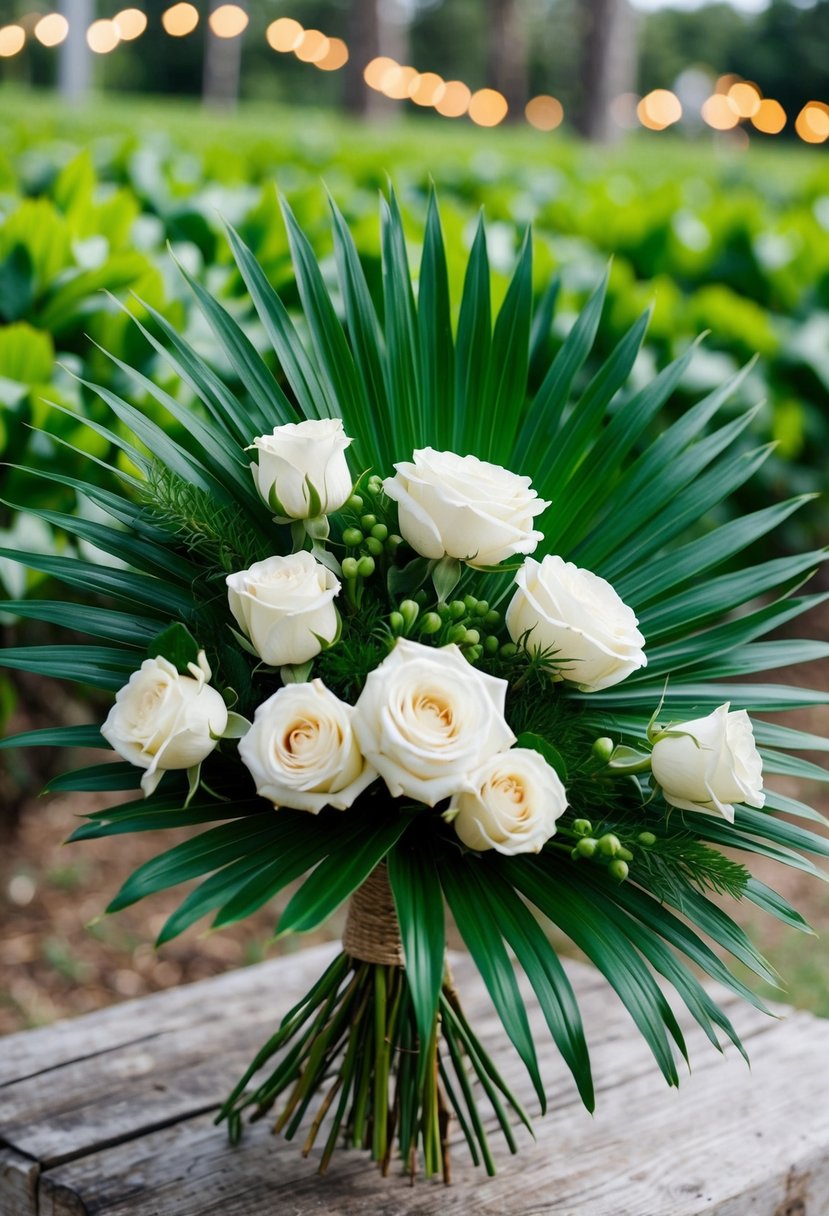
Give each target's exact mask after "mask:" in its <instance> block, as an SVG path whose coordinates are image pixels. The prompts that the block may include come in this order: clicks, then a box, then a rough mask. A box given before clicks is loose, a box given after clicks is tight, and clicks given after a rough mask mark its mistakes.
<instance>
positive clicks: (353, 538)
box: [343, 528, 364, 549]
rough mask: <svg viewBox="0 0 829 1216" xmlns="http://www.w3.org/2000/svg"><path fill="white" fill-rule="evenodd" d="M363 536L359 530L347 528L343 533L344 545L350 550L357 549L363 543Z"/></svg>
mask: <svg viewBox="0 0 829 1216" xmlns="http://www.w3.org/2000/svg"><path fill="white" fill-rule="evenodd" d="M363 539H364V537H363V534H362V532H361V531H360V529H359V528H346V530H345V531H344V532H343V544H344V545H347V546H348V548H349V549H356V548H357V546H358V545H361V544H362V543H363Z"/></svg>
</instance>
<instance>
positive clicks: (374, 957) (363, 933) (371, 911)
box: [343, 861, 403, 967]
mask: <svg viewBox="0 0 829 1216" xmlns="http://www.w3.org/2000/svg"><path fill="white" fill-rule="evenodd" d="M343 949H344V950H345V952H346V954H350V955H351V957H352V958H357V959H359V960H360V961H361V962H363V963H379V964H382V965H384V966H387V967H402V966H403V943H402V941H401V940H400V925H399V924H398V922H397V910H396V909H395V906H394V897H393V896H392V893H391V887H390V885H389V872H388V868H387V866H386V863H385V862H384V861H382V862H381V863H380V865H379V866H377V867H376V868H375V869H374V870H372V872H371V874H369V876H368V878H367V879H366V881H365V882H364V883H363V885H362V886H361V887H358V889H357V890H356V891H355V892H354V894H353V895H352V896H351V903H350V904H349V907H348V919H347V920H346V922H345V932H344V933H343Z"/></svg>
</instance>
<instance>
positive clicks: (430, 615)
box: [420, 612, 443, 637]
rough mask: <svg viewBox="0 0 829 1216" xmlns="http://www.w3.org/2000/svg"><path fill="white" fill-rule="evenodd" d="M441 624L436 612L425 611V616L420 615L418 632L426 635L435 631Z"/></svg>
mask: <svg viewBox="0 0 829 1216" xmlns="http://www.w3.org/2000/svg"><path fill="white" fill-rule="evenodd" d="M442 625H443V621H442V620H441V619H440V617H439V616H438V614H437V613H436V612H427V613H426V615H425V616H423V617H421V620H420V632H421V633H424V634H426V636H427V637H428V636H429V634H431V633H437V631H438V630H439V629H440V628H441V626H442Z"/></svg>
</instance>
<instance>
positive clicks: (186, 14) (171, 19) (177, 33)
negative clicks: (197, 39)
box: [161, 0, 199, 38]
mask: <svg viewBox="0 0 829 1216" xmlns="http://www.w3.org/2000/svg"><path fill="white" fill-rule="evenodd" d="M161 24H162V25H163V26H164V29H165V31H166V32H167V33H168V34H169V35H170V37H171V38H183V37H184V36H185V35H186V34H192V32H193V30H194V29H195V28H196V26H197V25H198V24H199V10H198V9H197V8H196V7H195V6H194V5H192V4H187V3H186V0H182V3H180V4H174V5H172V6H171V7H170V8H168V9H166V10H165V11H164V12H163V13H162V14H161Z"/></svg>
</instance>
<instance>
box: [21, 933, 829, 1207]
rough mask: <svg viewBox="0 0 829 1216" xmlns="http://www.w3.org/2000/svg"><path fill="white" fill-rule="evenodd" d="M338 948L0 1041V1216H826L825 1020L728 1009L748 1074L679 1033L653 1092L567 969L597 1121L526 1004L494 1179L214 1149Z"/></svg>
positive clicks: (460, 1163) (599, 1005) (457, 1171)
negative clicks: (683, 1041) (250, 1063)
mask: <svg viewBox="0 0 829 1216" xmlns="http://www.w3.org/2000/svg"><path fill="white" fill-rule="evenodd" d="M333 949H334V948H333V947H329V946H325V947H319V948H314V949H310V950H306V951H301V952H299V953H297V954H294V955H291V956H288V957H285V958H281V959H277V960H274V961H272V962H267V963H262V964H260V965H258V966H255V967H250V968H247V969H245V970H242V971H236V972H231V973H229V974H227V975H224V976H221V977H219V978H217V979H212V980H207V981H204V982H202V983H198V984H192V985H190V986H188V987H185V988H179V989H176V990H174V991H171V992H165V993H162V994H158V995H155V996H151V997H147V998H146V999H144V1000H138V1001H131V1002H129V1003H127V1004H123V1005H119V1006H117V1007H114V1008H110V1009H106V1010H103V1011H101V1012H99V1013H93V1014H90V1015H88V1016H86V1017H82V1018H78V1019H76V1020H73V1021H65V1022H60V1023H58V1024H57V1025H56V1026H52V1027H47V1028H45V1029H41V1030H32V1031H28V1032H24V1033H22V1034H15V1035H10V1036H8V1037H7V1038H5V1039H2V1040H0V1214H1V1216H68V1214H69V1213H72V1214H73V1216H74V1214H77V1213H89V1214H93V1213H94V1214H95V1216H210V1214H212V1213H215V1214H217V1216H218V1214H219V1213H221V1216H259V1214H262V1216H269V1214H270V1213H275V1214H278V1216H306V1214H307V1213H326V1214H328V1213H343V1214H354V1216H356V1214H358V1213H359V1214H361V1216H362V1214H367V1216H392V1214H393V1216H407V1214H412V1216H414V1214H417V1216H427V1214H432V1213H435V1214H437V1213H440V1216H468V1214H469V1213H473V1212H474V1213H476V1214H477V1213H492V1214H493V1216H495V1214H497V1216H504V1214H515V1216H518V1214H522V1216H531V1214H532V1216H537V1214H540V1213H559V1214H562V1216H564V1214H566V1216H713V1214H714V1213H716V1216H827V1214H828V1213H829V1022H822V1021H820V1020H819V1019H817V1018H814V1017H812V1016H810V1015H809V1014H805V1013H794V1012H792V1013H790V1014H789V1015H788V1016H787V1017H786V1018H785V1019H784V1020H781V1021H777V1020H774V1019H770V1018H767V1017H764V1016H762V1015H760V1014H758V1013H757V1012H756V1011H754V1010H752V1009H750V1008H748V1007H745V1006H742V1005H741V1004H740V1003H739V1002H737V1001H736V1000H732V999H731V998H730V997H728V996H725V997H724V998H723V999H724V1003H725V1005H726V1006H727V1008H728V1010H729V1013H730V1015H731V1017H732V1018H733V1020H734V1021H735V1023H736V1025H737V1028H738V1030H739V1031H740V1032H741V1033H742V1035H743V1037H744V1040H745V1042H746V1044H747V1047H748V1049H749V1051H750V1053H751V1055H752V1059H753V1066H752V1069H751V1071H749V1069H748V1068H746V1066H745V1064H744V1063H743V1062H742V1060H741V1059H740V1057H739V1056H738V1054H737V1053H736V1051H734V1050H733V1049H731V1048H729V1049H728V1050H727V1051H726V1054H725V1058H722V1057H720V1056H719V1055H718V1054H717V1053H716V1052H715V1051H714V1050H713V1049H712V1048H710V1046H709V1045H708V1044H707V1043H706V1042H705V1041H704V1040H703V1038H702V1035H701V1033H699V1032H698V1031H697V1030H696V1029H695V1028H694V1027H693V1026H691V1027H688V1041H689V1047H690V1049H691V1052H692V1064H693V1067H694V1071H693V1075H692V1076H690V1077H687V1076H686V1077H685V1078H684V1079H683V1083H682V1085H681V1087H680V1090H679V1091H678V1092H677V1091H673V1090H668V1089H666V1087H665V1086H664V1084H663V1082H662V1081H661V1079H660V1077H659V1076H658V1074H657V1072H656V1069H655V1067H654V1064H653V1061H652V1060H651V1059H650V1057H649V1055H648V1052H647V1049H646V1048H645V1046H644V1044H643V1043H642V1041H641V1039H640V1038H639V1036H638V1035H637V1034H635V1033H634V1031H633V1028H632V1025H631V1023H630V1022H629V1019H628V1017H627V1015H626V1013H625V1012H624V1010H623V1009H622V1007H621V1006H620V1005H619V1003H618V1001H617V1000H616V998H615V996H614V995H613V994H612V992H611V991H610V989H609V988H608V987H607V986H606V984H605V983H604V981H603V980H601V979H600V977H599V976H597V975H596V974H595V973H594V972H593V971H592V970H590V969H589V968H587V967H583V966H580V965H579V964H576V963H570V964H568V965H567V969H568V971H569V972H570V975H571V977H572V979H573V982H574V985H575V987H576V990H577V993H578V995H579V997H580V999H581V1002H582V1008H583V1011H584V1016H585V1022H586V1026H587V1031H588V1038H589V1042H590V1044H591V1054H592V1059H593V1064H594V1071H595V1075H596V1082H597V1089H598V1113H597V1114H596V1116H595V1117H591V1116H589V1115H588V1114H586V1113H585V1111H584V1110H583V1109H582V1107H581V1106H580V1104H579V1101H578V1098H577V1096H576V1093H575V1090H574V1088H573V1085H572V1082H571V1081H570V1079H569V1076H568V1074H567V1073H566V1071H565V1069H564V1067H563V1065H562V1063H561V1061H560V1060H559V1059H558V1058H557V1056H556V1054H555V1051H554V1049H553V1048H552V1047H548V1046H547V1044H548V1039H549V1036H548V1034H547V1032H546V1029H544V1028H542V1021H541V1018H540V1016H539V1015H538V1010H537V1007H536V1005H535V1003H534V1002H533V1001H532V998H531V996H529V999H528V1004H529V1008H530V1013H531V1019H532V1021H533V1025H534V1027H535V1028H536V1030H537V1040H538V1042H539V1044H540V1045H541V1049H540V1061H541V1065H542V1069H543V1072H544V1075H545V1077H546V1078H547V1079H548V1086H549V1092H550V1095H551V1099H552V1100H551V1112H550V1113H549V1114H548V1115H547V1117H546V1118H545V1119H540V1118H539V1119H538V1121H537V1124H536V1130H537V1135H538V1139H537V1141H536V1142H535V1143H533V1142H532V1141H531V1140H530V1138H529V1136H528V1135H526V1134H525V1135H524V1137H523V1141H522V1142H521V1151H520V1153H519V1155H518V1156H517V1157H514V1158H513V1157H510V1156H509V1153H508V1152H507V1151H506V1150H505V1149H503V1148H501V1150H500V1152H499V1151H498V1148H499V1141H498V1139H497V1137H496V1136H495V1135H493V1137H492V1142H493V1146H494V1147H495V1149H496V1154H497V1156H496V1160H497V1164H498V1166H499V1172H498V1175H497V1177H495V1178H494V1179H491V1180H488V1179H487V1178H486V1176H485V1175H484V1174H483V1173H481V1172H479V1171H477V1170H475V1169H473V1167H472V1166H471V1164H469V1163H468V1159H467V1157H466V1150H465V1145H461V1144H458V1145H457V1150H456V1152H455V1154H454V1178H455V1184H454V1185H453V1186H452V1187H450V1188H448V1189H447V1188H445V1187H444V1186H443V1185H442V1184H441V1183H439V1182H431V1183H426V1182H424V1181H423V1180H419V1181H418V1182H417V1184H416V1185H415V1186H414V1187H410V1186H409V1184H408V1181H407V1180H405V1179H404V1178H403V1176H402V1175H401V1174H400V1172H399V1170H394V1169H393V1170H392V1175H391V1176H390V1177H389V1178H387V1179H383V1178H381V1177H380V1176H379V1175H378V1173H377V1171H376V1170H375V1169H374V1168H373V1167H372V1166H371V1165H370V1163H369V1162H368V1161H367V1160H366V1158H365V1157H364V1156H363V1155H362V1154H360V1153H356V1152H343V1153H341V1154H339V1155H337V1156H335V1158H334V1162H333V1163H332V1166H331V1169H330V1171H329V1173H328V1174H327V1175H326V1176H325V1177H323V1178H320V1177H319V1176H318V1175H317V1174H316V1172H315V1168H314V1161H315V1158H314V1155H312V1157H311V1158H310V1159H308V1160H305V1159H303V1158H302V1157H301V1155H300V1152H299V1144H298V1143H297V1142H294V1143H290V1144H289V1143H286V1142H285V1141H283V1140H281V1139H278V1138H274V1137H273V1136H272V1135H271V1134H270V1132H269V1129H268V1127H267V1126H265V1122H264V1121H263V1122H262V1123H258V1124H255V1125H254V1126H253V1127H252V1128H250V1129H249V1130H248V1131H247V1132H246V1135H245V1137H244V1139H243V1141H242V1144H241V1145H240V1146H239V1147H237V1148H231V1147H229V1145H228V1144H227V1141H226V1138H225V1132H224V1129H223V1128H216V1127H214V1126H213V1124H212V1114H213V1112H214V1111H215V1109H216V1106H217V1100H218V1099H219V1098H221V1097H222V1096H223V1095H224V1093H225V1091H226V1090H227V1089H228V1087H229V1086H230V1084H231V1083H232V1082H233V1081H234V1080H235V1079H236V1077H237V1076H238V1074H239V1072H240V1071H241V1069H242V1067H243V1065H244V1064H245V1063H247V1060H248V1058H249V1057H250V1056H251V1055H252V1053H253V1051H254V1050H255V1049H256V1048H257V1047H258V1046H259V1045H260V1044H261V1042H262V1041H263V1040H264V1039H265V1038H266V1037H267V1035H268V1034H269V1033H270V1030H271V1027H272V1026H273V1024H274V1022H275V1020H276V1019H277V1018H278V1017H279V1015H280V1013H281V1011H283V1010H284V1009H286V1008H287V1007H288V1006H289V1005H290V1004H292V1003H293V1002H294V1001H295V1000H296V999H298V997H299V996H300V995H301V994H302V992H303V991H304V990H305V989H306V988H307V987H308V986H309V984H310V982H311V981H312V980H313V979H314V978H316V976H317V975H318V974H319V972H320V970H321V969H322V967H323V966H324V965H325V963H326V962H327V961H328V959H329V958H330V957H331V955H332V951H333ZM453 968H454V970H455V975H456V978H457V982H458V987H459V989H460V991H461V994H462V997H463V1000H464V1004H465V1006H466V1009H467V1012H468V1013H469V1014H470V1015H471V1017H472V1019H473V1021H474V1024H475V1025H476V1027H477V1029H478V1031H479V1032H480V1034H481V1038H482V1039H483V1040H484V1042H485V1043H487V1042H489V1044H490V1045H491V1047H492V1048H493V1049H494V1050H495V1052H496V1056H497V1059H498V1062H499V1065H500V1066H501V1067H502V1071H503V1073H504V1075H505V1077H506V1079H507V1080H508V1081H512V1082H513V1083H514V1085H515V1088H516V1090H517V1091H518V1093H519V1095H520V1096H521V1097H523V1098H525V1099H526V1102H527V1105H528V1109H529V1110H530V1111H531V1112H532V1111H533V1110H534V1109H535V1107H534V1105H533V1102H532V1098H531V1094H530V1093H529V1090H528V1085H527V1083H526V1081H525V1080H524V1079H523V1078H522V1075H521V1074H522V1067H521V1065H520V1064H519V1063H518V1061H517V1058H516V1057H515V1054H514V1052H513V1051H512V1049H511V1048H510V1047H509V1044H508V1043H507V1042H506V1041H505V1040H504V1036H503V1032H502V1031H501V1029H500V1026H499V1024H498V1022H497V1020H496V1018H495V1015H494V1013H493V1012H492V1009H491V1006H490V1005H489V1001H488V998H487V996H486V994H485V993H484V992H483V990H482V987H481V984H480V981H479V980H478V977H477V973H476V972H475V970H474V968H473V967H472V966H471V965H470V963H469V961H468V960H467V959H465V958H459V959H457V960H453ZM720 995H722V994H720ZM683 1024H684V1025H686V1026H687V1019H685V1022H684V1023H683ZM455 1140H457V1135H456V1136H455ZM317 1156H318V1154H317Z"/></svg>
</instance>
